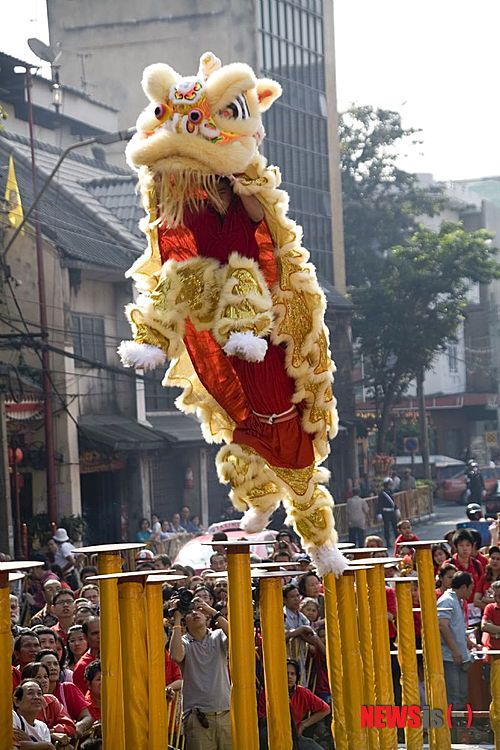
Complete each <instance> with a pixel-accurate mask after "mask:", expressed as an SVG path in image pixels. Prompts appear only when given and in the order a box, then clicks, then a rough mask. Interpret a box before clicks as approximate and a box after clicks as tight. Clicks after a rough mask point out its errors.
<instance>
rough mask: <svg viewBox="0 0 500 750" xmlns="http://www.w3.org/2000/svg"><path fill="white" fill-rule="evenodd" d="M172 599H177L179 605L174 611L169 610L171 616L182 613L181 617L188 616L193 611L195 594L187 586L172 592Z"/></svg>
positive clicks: (173, 608)
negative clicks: (192, 604)
mask: <svg viewBox="0 0 500 750" xmlns="http://www.w3.org/2000/svg"><path fill="white" fill-rule="evenodd" d="M172 597H175V598H176V599H177V604H176V605H175V606H174V607H172V609H169V614H173V613H174V612H180V613H181V615H186V614H187V613H188V612H189V611H190V609H191V603H192V601H193V599H194V593H193V592H192V591H190V590H189V589H187V588H186V587H185V586H181V588H179V589H177V591H173V592H172Z"/></svg>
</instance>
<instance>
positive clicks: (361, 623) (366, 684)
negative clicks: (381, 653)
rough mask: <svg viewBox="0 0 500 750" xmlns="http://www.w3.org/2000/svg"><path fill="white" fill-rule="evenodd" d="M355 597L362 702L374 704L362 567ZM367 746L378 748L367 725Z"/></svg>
mask: <svg viewBox="0 0 500 750" xmlns="http://www.w3.org/2000/svg"><path fill="white" fill-rule="evenodd" d="M355 576H356V599H357V602H358V628H359V641H360V644H361V660H362V662H363V678H364V679H363V703H364V705H365V706H374V705H375V704H376V702H377V701H376V696H375V667H374V661H373V644H372V626H371V620H370V605H369V603H368V579H367V577H366V570H365V569H364V568H357V569H356V573H355ZM367 734H368V747H369V749H370V750H379V748H380V743H379V738H378V730H377V729H376V728H375V727H369V728H368V730H367Z"/></svg>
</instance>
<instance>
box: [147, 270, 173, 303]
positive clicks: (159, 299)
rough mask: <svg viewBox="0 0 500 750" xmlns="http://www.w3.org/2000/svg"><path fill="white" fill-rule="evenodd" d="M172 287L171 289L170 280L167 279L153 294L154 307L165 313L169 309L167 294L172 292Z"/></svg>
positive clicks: (159, 284) (163, 280)
mask: <svg viewBox="0 0 500 750" xmlns="http://www.w3.org/2000/svg"><path fill="white" fill-rule="evenodd" d="M170 287H171V283H170V279H169V278H168V277H166V278H164V279H162V280H161V281H160V282H159V283H158V284H157V286H156V287H155V290H154V291H153V292H151V299H152V300H153V307H155V308H156V309H157V310H163V311H166V310H167V308H168V305H167V294H168V293H169V291H170Z"/></svg>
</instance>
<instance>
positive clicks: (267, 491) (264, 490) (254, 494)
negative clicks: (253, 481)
mask: <svg viewBox="0 0 500 750" xmlns="http://www.w3.org/2000/svg"><path fill="white" fill-rule="evenodd" d="M277 492H278V488H277V487H276V485H275V484H274V483H273V482H266V484H261V485H260V487H253V488H252V489H251V490H248V492H247V495H248V497H249V498H250V500H255V499H256V498H259V497H264V496H265V495H275V494H276V493H277Z"/></svg>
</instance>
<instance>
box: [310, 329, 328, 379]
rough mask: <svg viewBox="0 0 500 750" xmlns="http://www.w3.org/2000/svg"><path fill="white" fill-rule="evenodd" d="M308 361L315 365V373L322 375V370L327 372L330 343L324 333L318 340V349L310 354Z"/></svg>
mask: <svg viewBox="0 0 500 750" xmlns="http://www.w3.org/2000/svg"><path fill="white" fill-rule="evenodd" d="M307 361H308V362H309V364H310V365H311V367H314V373H315V375H320V374H321V373H322V372H327V370H328V365H329V357H328V344H327V341H326V336H325V334H324V333H322V334H321V335H320V337H319V339H318V340H317V341H316V349H315V351H314V352H311V354H309V355H308V357H307Z"/></svg>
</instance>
